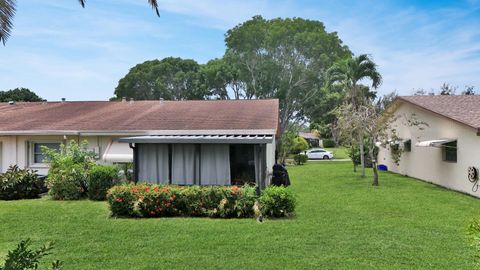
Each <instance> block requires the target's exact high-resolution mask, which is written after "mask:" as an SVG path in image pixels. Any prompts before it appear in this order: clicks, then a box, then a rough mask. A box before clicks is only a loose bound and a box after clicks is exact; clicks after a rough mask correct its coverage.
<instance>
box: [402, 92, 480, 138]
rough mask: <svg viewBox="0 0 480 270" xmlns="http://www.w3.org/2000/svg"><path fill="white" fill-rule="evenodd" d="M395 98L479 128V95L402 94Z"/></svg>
mask: <svg viewBox="0 0 480 270" xmlns="http://www.w3.org/2000/svg"><path fill="white" fill-rule="evenodd" d="M397 100H399V101H403V102H407V103H410V104H413V105H416V106H418V107H421V108H423V109H425V110H427V111H430V112H433V113H436V114H439V115H441V116H444V117H446V118H449V119H452V120H454V121H457V122H459V123H462V124H464V125H467V126H470V127H472V128H475V129H477V130H478V129H480V96H463V95H462V96H446V95H445V96H404V97H398V98H397Z"/></svg>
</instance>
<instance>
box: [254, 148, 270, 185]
mask: <svg viewBox="0 0 480 270" xmlns="http://www.w3.org/2000/svg"><path fill="white" fill-rule="evenodd" d="M253 152H254V159H255V183H256V185H257V186H258V187H259V188H261V189H263V188H265V176H266V172H265V171H266V167H267V164H266V163H267V158H266V156H267V153H266V145H264V144H258V145H255V146H254V148H253Z"/></svg>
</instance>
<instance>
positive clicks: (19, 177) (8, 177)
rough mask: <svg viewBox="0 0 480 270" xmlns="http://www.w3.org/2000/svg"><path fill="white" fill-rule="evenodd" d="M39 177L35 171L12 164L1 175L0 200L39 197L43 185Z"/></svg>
mask: <svg viewBox="0 0 480 270" xmlns="http://www.w3.org/2000/svg"><path fill="white" fill-rule="evenodd" d="M37 177H38V176H37V174H36V172H35V171H32V170H24V169H20V168H19V167H18V166H17V165H12V166H10V167H9V168H8V170H7V171H6V172H5V173H3V174H1V175H0V200H20V199H33V198H38V196H39V194H40V193H41V190H42V186H41V183H40V181H39V180H38V178H37Z"/></svg>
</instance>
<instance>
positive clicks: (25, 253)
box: [0, 239, 62, 270]
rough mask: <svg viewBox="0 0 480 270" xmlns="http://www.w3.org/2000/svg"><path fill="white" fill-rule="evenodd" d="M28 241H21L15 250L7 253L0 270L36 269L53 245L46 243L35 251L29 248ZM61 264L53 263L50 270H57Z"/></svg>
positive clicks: (29, 242)
mask: <svg viewBox="0 0 480 270" xmlns="http://www.w3.org/2000/svg"><path fill="white" fill-rule="evenodd" d="M30 244H31V241H30V239H27V240H23V241H21V242H20V243H19V244H18V246H17V248H15V249H14V250H11V251H8V254H7V258H6V260H5V263H4V264H3V266H1V265H0V270H30V269H38V266H39V264H40V259H41V258H42V257H44V256H46V255H49V254H50V251H51V250H52V248H53V243H52V242H50V243H47V244H46V245H44V246H42V247H41V248H39V249H37V250H33V249H31V248H30ZM61 266H62V262H60V261H54V262H53V263H52V265H51V268H50V269H52V270H59V269H60V268H61Z"/></svg>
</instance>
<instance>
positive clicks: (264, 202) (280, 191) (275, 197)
mask: <svg viewBox="0 0 480 270" xmlns="http://www.w3.org/2000/svg"><path fill="white" fill-rule="evenodd" d="M259 204H260V210H261V212H262V214H263V215H264V216H266V217H286V216H290V215H292V214H293V213H294V211H295V204H296V200H295V197H294V196H293V193H292V192H291V190H290V189H289V188H287V187H283V186H280V187H277V186H269V187H267V188H266V189H265V190H264V191H263V192H262V195H261V196H260V198H259Z"/></svg>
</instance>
